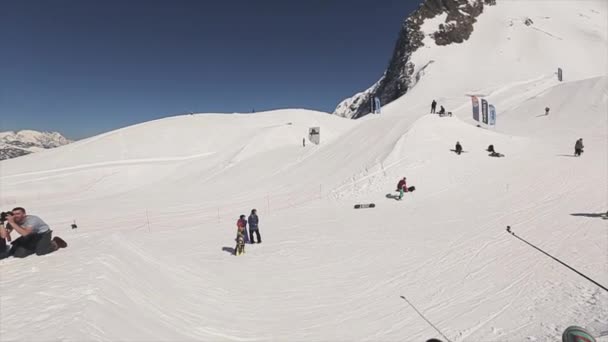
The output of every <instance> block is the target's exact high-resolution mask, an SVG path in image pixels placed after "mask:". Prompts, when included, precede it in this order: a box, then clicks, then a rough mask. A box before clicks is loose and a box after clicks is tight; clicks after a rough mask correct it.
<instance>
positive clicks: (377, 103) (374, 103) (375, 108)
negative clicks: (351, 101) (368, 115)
mask: <svg viewBox="0 0 608 342" xmlns="http://www.w3.org/2000/svg"><path fill="white" fill-rule="evenodd" d="M380 107H381V106H380V99H379V98H378V97H374V100H373V101H372V113H374V114H380Z"/></svg>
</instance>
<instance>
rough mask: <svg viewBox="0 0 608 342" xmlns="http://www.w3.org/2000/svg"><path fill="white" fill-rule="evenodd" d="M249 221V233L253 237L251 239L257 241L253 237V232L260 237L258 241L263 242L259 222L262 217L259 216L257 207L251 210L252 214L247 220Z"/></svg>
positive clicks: (252, 241) (253, 241)
mask: <svg viewBox="0 0 608 342" xmlns="http://www.w3.org/2000/svg"><path fill="white" fill-rule="evenodd" d="M247 221H248V222H249V234H250V235H251V238H250V239H249V240H250V242H251V243H255V239H254V238H253V233H255V235H256V236H257V237H258V243H262V238H261V237H260V228H259V227H258V224H259V223H260V219H259V218H258V212H257V210H255V209H252V210H251V215H249V218H248V220H247Z"/></svg>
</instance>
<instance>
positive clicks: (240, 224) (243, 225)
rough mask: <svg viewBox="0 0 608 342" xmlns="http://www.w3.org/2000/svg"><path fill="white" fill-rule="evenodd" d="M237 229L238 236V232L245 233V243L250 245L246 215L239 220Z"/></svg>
mask: <svg viewBox="0 0 608 342" xmlns="http://www.w3.org/2000/svg"><path fill="white" fill-rule="evenodd" d="M236 228H237V235H238V232H240V231H241V228H242V231H243V232H244V236H243V238H244V239H245V243H249V234H247V219H246V216H245V215H241V216H240V217H239V219H238V221H236Z"/></svg>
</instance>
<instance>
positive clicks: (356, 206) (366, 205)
mask: <svg viewBox="0 0 608 342" xmlns="http://www.w3.org/2000/svg"><path fill="white" fill-rule="evenodd" d="M375 207H376V204H374V203H364V204H355V209H365V208H375Z"/></svg>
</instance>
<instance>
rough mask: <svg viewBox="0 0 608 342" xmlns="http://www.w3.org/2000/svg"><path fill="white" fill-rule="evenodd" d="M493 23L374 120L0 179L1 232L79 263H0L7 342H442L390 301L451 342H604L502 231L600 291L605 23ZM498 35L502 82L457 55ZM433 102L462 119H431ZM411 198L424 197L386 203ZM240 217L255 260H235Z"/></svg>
mask: <svg viewBox="0 0 608 342" xmlns="http://www.w3.org/2000/svg"><path fill="white" fill-rule="evenodd" d="M545 3H547V4H545ZM568 6H569V7H568ZM518 7H524V8H525V9H526V10H519V11H520V12H521V13H520V12H517V11H518V9H517V8H518ZM486 11H487V13H484V15H482V16H481V17H480V19H479V23H478V24H477V25H479V26H478V27H476V34H475V35H474V36H473V37H472V38H471V40H470V41H468V42H465V43H463V44H460V45H458V46H454V47H446V48H445V49H446V50H443V49H436V50H435V52H433V53H431V52H430V49H429V53H428V55H424V56H423V55H422V54H421V55H420V56H418V57H417V58H420V59H421V60H423V61H424V60H425V58H428V59H433V60H435V61H436V62H435V63H433V64H431V65H429V67H428V68H427V69H428V70H426V71H425V72H426V75H425V77H424V79H422V80H421V81H420V83H419V84H418V85H417V86H416V87H415V88H414V89H413V90H412V92H410V93H408V94H406V95H405V96H404V97H402V98H400V99H399V100H397V101H395V102H393V103H392V104H391V105H389V106H387V107H386V110H383V114H381V115H370V116H366V117H364V118H362V119H360V120H356V121H354V120H348V119H343V118H340V117H337V116H334V115H329V114H326V113H320V112H313V111H307V110H296V109H286V110H279V111H273V112H265V113H256V114H235V115H223V114H195V115H183V116H176V117H171V118H167V119H161V120H156V121H151V122H146V123H143V124H140V125H136V126H131V127H126V128H123V129H120V130H117V131H113V132H109V133H106V134H102V135H99V136H96V137H93V138H89V139H86V140H82V141H78V142H75V143H72V144H70V145H66V146H62V147H59V148H56V149H52V150H47V151H43V152H41V153H37V154H32V155H27V156H24V157H20V158H17V159H12V160H6V161H2V162H0V191H1V192H0V206H1V208H2V210H6V209H10V208H11V207H14V206H17V205H18V206H24V207H26V209H28V211H29V212H30V213H31V214H34V215H38V216H40V217H42V218H43V219H44V220H46V221H47V223H49V224H50V225H51V226H52V228H53V231H54V234H55V235H59V236H61V237H63V238H64V239H65V240H66V241H67V242H68V244H69V247H68V248H67V249H63V250H60V251H58V252H55V253H52V254H50V255H47V256H41V257H38V256H31V257H28V258H26V259H14V258H9V259H4V260H1V261H0V275H1V278H0V340H2V341H14V340H27V341H49V340H62V341H93V340H94V341H116V340H121V341H152V340H153V341H178V340H179V341H182V340H206V341H268V340H272V341H424V340H426V339H429V338H431V337H436V338H440V339H442V340H444V341H445V340H446V338H444V337H442V336H441V335H440V333H438V332H437V331H436V330H435V329H434V328H433V327H432V326H431V325H429V324H428V323H427V322H426V321H425V320H424V319H423V318H422V317H420V316H419V315H418V313H417V312H416V311H415V310H414V309H413V308H412V307H410V306H409V305H408V303H407V302H406V301H405V300H403V299H402V298H401V296H404V297H405V298H407V300H408V301H410V302H411V303H412V304H413V305H414V306H415V307H416V309H417V310H418V311H419V312H420V313H422V314H423V315H424V317H425V318H426V319H428V320H429V321H430V322H431V323H433V324H434V325H435V326H436V327H437V328H438V329H439V330H440V331H441V333H442V334H443V335H445V336H446V337H447V338H448V339H449V340H451V341H556V340H560V339H561V333H562V332H563V330H564V329H565V328H566V327H568V326H570V325H578V326H583V327H586V328H587V329H588V330H590V331H591V332H592V334H594V335H595V336H600V335H608V293H607V292H606V291H603V290H602V289H601V288H599V287H597V286H596V285H594V284H592V283H591V282H589V281H588V280H586V279H584V278H583V277H581V276H580V275H578V274H576V273H574V272H572V271H571V270H569V269H567V268H565V267H564V266H562V265H560V264H559V263H557V262H556V261H554V260H552V259H551V258H549V257H547V256H545V255H543V254H542V253H540V252H539V251H537V250H535V249H533V248H532V247H530V246H528V245H526V244H525V243H523V242H522V241H520V240H518V239H516V238H515V237H513V236H511V235H510V234H508V233H507V232H506V231H505V227H506V226H507V225H510V226H511V227H512V229H513V231H514V232H515V233H516V234H518V235H519V236H521V237H522V238H524V239H526V240H527V241H529V242H530V243H533V244H535V245H536V246H538V247H539V248H542V249H543V250H545V251H546V252H547V253H550V254H551V255H553V256H555V257H556V258H559V259H560V260H562V261H564V262H566V263H567V264H569V265H571V266H572V267H574V268H576V269H577V270H579V271H580V272H581V273H583V274H585V275H587V276H588V277H590V278H592V279H594V280H595V281H597V282H599V283H600V284H603V285H604V286H608V230H607V225H606V223H607V221H606V220H604V219H603V218H602V215H601V214H602V213H605V212H606V210H608V200H607V198H608V196H607V189H608V180H607V178H608V177H607V175H608V165H607V156H608V148H607V143H606V142H607V139H608V115H607V113H608V76H606V75H605V73H606V65H605V61H606V57H607V56H606V20H605V19H606V15H607V13H608V12H607V11H606V4H605V3H604V2H599V1H596V2H593V1H585V2H579V1H576V2H567V1H554V2H549V1H530V2H525V3H524V2H506V1H503V2H500V1H499V2H498V5H497V6H495V7H489V8H488V9H487V10H486ZM524 12H525V13H526V15H527V16H529V17H531V18H532V19H533V20H534V23H535V24H534V25H538V27H537V28H539V29H542V30H544V31H547V32H550V33H551V34H552V35H557V36H560V37H562V40H555V41H553V39H554V38H552V37H550V36H548V35H547V34H544V33H541V32H540V31H537V30H534V29H532V28H530V27H527V26H525V25H524V24H523V22H518V21H517V20H519V19H521V18H520V16H519V14H517V13H520V14H521V17H523V14H522V13H524ZM579 14H584V16H585V17H583V16H579ZM544 16H549V17H551V18H552V19H551V20H549V19H547V20H546V21H543V19H542V18H541V17H544ZM518 18H519V19H518ZM511 19H513V20H514V23H515V24H514V26H513V27H511V26H509V24H508V23H509V20H511ZM579 20H580V21H581V22H579ZM539 22H540V23H542V26H541V24H540V23H539ZM486 31H490V32H486ZM484 32H485V33H484ZM480 33H483V34H480ZM507 34H508V35H509V37H511V41H513V43H512V44H513V45H512V46H510V48H509V49H504V50H503V57H502V58H497V59H495V60H494V62H489V61H486V62H484V58H487V57H485V56H487V55H484V54H483V53H479V55H477V54H475V53H472V52H469V53H468V54H467V52H466V51H467V49H468V51H471V49H473V50H475V49H478V48H479V47H481V46H482V45H483V44H489V41H491V40H493V41H496V40H497V39H498V40H500V41H501V42H502V43H505V41H503V40H501V39H503V38H504V39H506V37H507ZM531 35H533V37H531ZM484 36H487V37H484ZM492 37H493V38H492ZM490 38H492V39H490ZM583 38H586V39H587V40H589V41H592V42H593V43H588V45H586V47H587V48H589V50H588V51H583V52H581V51H576V49H575V48H573V46H574V47H578V46H580V45H576V44H583V43H580V42H579V40H580V39H583ZM502 43H501V44H502ZM501 44H497V45H496V46H493V45H492V47H493V49H496V50H500V48H501V46H503V47H504V45H501ZM595 45H598V46H597V47H595ZM447 49H450V51H448V50H447ZM546 49H552V50H551V51H552V52H556V51H558V50H559V52H560V54H561V57H560V56H555V57H554V58H555V59H554V60H551V59H549V57H547V56H546V55H542V56H541V57H538V56H537V54H542V53H544V52H543V51H545V50H546ZM443 51H445V54H443V53H444V52H443ZM492 51H494V50H492ZM493 56H496V55H493ZM446 59H451V63H453V65H454V66H458V68H451V69H450V68H447V64H445V62H442V61H443V60H446ZM518 59H519V60H518ZM484 63H485V64H484ZM559 65H561V66H562V67H563V68H564V77H565V82H563V83H559V82H557V81H556V80H555V75H553V72H554V71H555V69H556V68H557V66H559ZM468 93H477V94H480V93H483V94H484V95H486V98H487V99H488V100H489V101H490V102H491V103H494V104H495V105H496V106H497V109H498V118H497V126H496V127H495V128H492V129H485V128H478V127H475V125H474V123H473V121H472V119H471V113H470V111H471V110H470V100H469V98H468V97H466V96H465V95H466V94H468ZM433 97H436V98H437V100H438V102H439V103H440V104H444V105H445V106H446V109H447V110H450V111H452V112H454V117H446V118H439V117H437V116H434V115H428V114H427V113H428V109H429V108H428V107H429V104H430V102H431V100H432V99H433ZM546 106H549V107H550V108H551V112H550V115H549V116H545V115H543V114H544V107H546ZM314 126H319V127H321V144H320V145H318V146H316V145H313V144H311V143H307V145H306V147H303V146H302V138H303V137H305V136H306V135H307V132H308V128H309V127H314ZM578 138H583V139H584V143H585V146H586V147H585V152H584V154H583V155H582V156H581V157H580V158H575V157H573V156H572V154H573V152H574V151H573V149H574V142H575V140H576V139H578ZM456 141H460V142H461V143H462V145H463V147H464V150H465V153H463V154H462V155H460V156H457V155H455V154H454V153H453V152H451V151H450V149H451V148H453V147H454V144H455V142H456ZM489 144H493V145H494V146H495V147H496V150H497V151H499V152H501V153H504V154H505V155H506V157H505V158H491V157H489V156H488V153H487V152H485V151H484V150H485V148H486V147H487V146H488V145H489ZM402 176H407V179H408V185H414V186H416V191H415V192H413V193H408V194H406V196H405V198H404V199H403V200H402V201H395V200H394V199H392V198H387V196H386V195H387V194H389V193H390V194H395V192H394V189H395V185H396V183H397V181H398V179H399V178H401V177H402ZM356 203H375V204H376V208H374V209H360V210H354V209H353V205H354V204H356ZM252 208H257V209H258V212H259V215H260V232H261V235H262V239H263V243H262V244H256V245H247V247H246V254H245V255H243V256H238V257H237V256H233V255H231V254H230V253H229V251H230V249H232V248H233V247H234V237H235V232H236V229H235V223H236V220H237V218H238V216H239V215H240V214H248V213H249V211H250V210H251V209H252ZM74 220H76V223H77V224H78V228H77V229H75V230H72V229H70V227H69V225H70V224H71V223H72V222H73V221H74ZM602 339H603V340H605V339H606V337H600V338H599V340H602Z"/></svg>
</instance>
